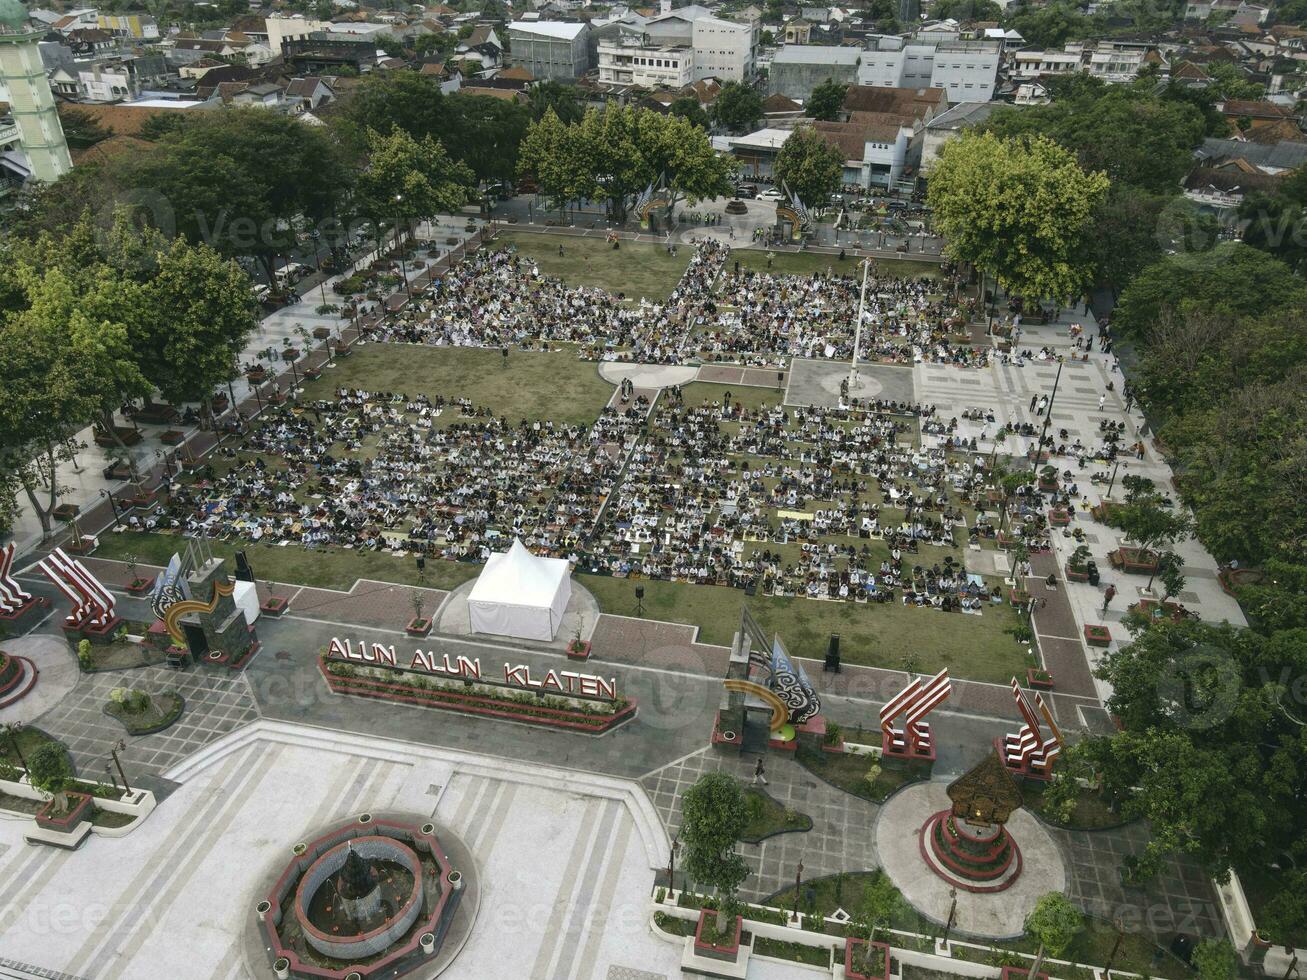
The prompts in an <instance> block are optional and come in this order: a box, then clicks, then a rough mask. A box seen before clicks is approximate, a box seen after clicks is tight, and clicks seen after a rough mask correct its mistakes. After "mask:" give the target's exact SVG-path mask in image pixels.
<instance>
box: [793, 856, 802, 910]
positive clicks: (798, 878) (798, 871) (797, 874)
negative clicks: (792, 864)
mask: <svg viewBox="0 0 1307 980" xmlns="http://www.w3.org/2000/svg"><path fill="white" fill-rule="evenodd" d="M802 888H803V859H802V858H800V859H799V866H798V867H797V868H795V869H794V921H795V922H798V921H799V892H800V890H801V889H802Z"/></svg>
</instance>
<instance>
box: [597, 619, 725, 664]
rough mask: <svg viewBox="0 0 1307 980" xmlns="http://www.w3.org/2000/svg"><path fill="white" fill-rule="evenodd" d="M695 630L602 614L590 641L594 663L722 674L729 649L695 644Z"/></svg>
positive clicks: (650, 620) (676, 624)
mask: <svg viewBox="0 0 1307 980" xmlns="http://www.w3.org/2000/svg"><path fill="white" fill-rule="evenodd" d="M695 632H696V629H695V627H693V626H685V625H682V624H680V623H664V622H662V621H661V620H656V619H637V618H635V617H634V616H610V615H609V614H607V613H604V614H602V615H601V616H600V617H599V619H598V621H597V622H596V623H595V628H594V635H593V636H592V637H591V638H590V642H591V643H592V644H593V646H594V653H593V654H592V659H593V660H594V661H597V662H605V663H614V664H633V665H636V666H641V667H658V668H661V669H663V670H676V671H682V672H685V673H689V674H697V675H700V676H703V677H725V676H726V664H727V663H728V661H729V660H730V657H731V651H730V650H729V649H727V648H726V647H719V646H712V645H710V644H707V643H695V642H694V635H695Z"/></svg>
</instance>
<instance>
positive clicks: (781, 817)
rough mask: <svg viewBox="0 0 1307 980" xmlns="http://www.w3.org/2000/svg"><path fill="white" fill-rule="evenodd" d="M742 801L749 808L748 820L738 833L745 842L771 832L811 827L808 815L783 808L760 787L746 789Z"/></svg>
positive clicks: (769, 834) (766, 835)
mask: <svg viewBox="0 0 1307 980" xmlns="http://www.w3.org/2000/svg"><path fill="white" fill-rule="evenodd" d="M744 801H745V804H746V805H747V807H748V810H749V822H748V823H747V824H746V825H745V827H744V832H743V833H741V834H740V840H742V841H744V842H745V843H746V844H757V843H758V842H759V841H761V840H762V839H763V838H764V837H770V836H772V835H773V834H779V833H788V832H793V831H801V830H811V829H812V818H811V817H810V816H808V815H807V814H806V813H799V812H798V811H797V810H787V809H785V807H783V806H781V804H779V803H778V802H776V801H775V800H774V799H772V798H771V797H770V796H768V795H767V794H766V793H764V792H763V791H762V790H760V789H755V788H753V787H749V788H748V789H746V790H745V791H744Z"/></svg>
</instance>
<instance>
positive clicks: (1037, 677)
mask: <svg viewBox="0 0 1307 980" xmlns="http://www.w3.org/2000/svg"><path fill="white" fill-rule="evenodd" d="M1026 683H1027V684H1028V685H1029V686H1031V687H1033V688H1035V689H1037V690H1040V691H1051V690H1052V689H1053V675H1052V674H1051V673H1050V672H1049V671H1047V670H1045V669H1044V668H1043V667H1027V668H1026Z"/></svg>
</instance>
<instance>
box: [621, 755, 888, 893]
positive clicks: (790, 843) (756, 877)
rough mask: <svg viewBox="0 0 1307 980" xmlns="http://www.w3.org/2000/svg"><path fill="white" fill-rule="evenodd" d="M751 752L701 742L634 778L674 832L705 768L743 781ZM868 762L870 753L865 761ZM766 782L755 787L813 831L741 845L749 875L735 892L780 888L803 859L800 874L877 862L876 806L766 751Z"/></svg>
mask: <svg viewBox="0 0 1307 980" xmlns="http://www.w3.org/2000/svg"><path fill="white" fill-rule="evenodd" d="M756 760H757V756H756V755H736V754H734V753H719V752H717V751H716V750H713V749H703V750H701V751H699V752H696V753H695V754H694V755H692V756H690V757H689V758H686V759H681V760H680V761H678V762H674V763H672V764H671V765H670V766H666V767H665V768H663V769H659V770H656V771H655V772H651V773H649V774H648V775H647V776H645V777H644V778H643V779H641V780H640V783H641V785H643V786H644V788H645V790H647V791H648V793H649V796H650V798H651V799H652V800H653V802H654V806H656V807H657V808H658V815H659V816H660V817H662V819H663V822H664V823H665V824H666V825H667V832H668V833H669V834H670V835H672V836H675V835H676V833H677V832H678V831H679V830H680V826H681V807H680V797H681V794H682V793H684V792H685V790H686V789H688V788H689V787H690V786H692V785H693V784H694V782H695V780H697V779H698V778H699V777H700V776H702V775H703V774H704V773H707V772H728V773H731V774H732V775H734V776H736V777H737V778H738V779H740V780H741V781H742V782H745V783H748V782H751V781H752V779H753V767H754V764H755V762H756ZM867 762H868V765H870V764H871V760H870V759H868V760H867ZM765 765H766V767H767V780H768V785H767V786H766V787H760V788H762V789H765V791H766V792H767V793H768V795H770V796H771V797H772V798H773V799H775V800H777V801H778V802H779V803H780V804H781V805H782V806H785V807H786V808H788V809H792V810H796V811H798V812H799V813H806V814H807V815H808V816H810V817H811V818H812V830H810V831H808V832H806V833H800V832H796V833H788V834H779V835H777V836H776V837H769V838H768V839H767V840H765V841H763V842H762V843H761V844H742V845H740V853H741V854H743V855H744V857H745V860H747V861H748V862H749V868H750V870H751V871H752V874H751V875H750V876H749V878H748V879H747V880H746V881H745V882H744V885H743V887H742V888H741V893H742V894H743V895H744V897H745V898H749V899H752V900H757V899H760V898H763V897H765V896H767V895H770V894H772V893H773V892H776V891H779V890H780V889H782V888H784V887H785V886H786V885H787V884H789V883H790V882H792V881H793V880H794V868H795V866H796V865H797V864H798V863H799V861H800V860H802V861H803V873H804V877H806V878H820V877H822V876H824V875H832V874H835V873H836V872H838V871H870V870H871V869H873V868H875V867H877V866H878V864H879V862H878V860H877V858H876V848H875V844H874V834H873V833H872V828H873V827H874V826H875V823H876V814H877V813H878V812H879V807H877V806H876V805H875V804H874V803H870V802H868V801H866V800H862V799H859V798H858V797H856V796H853V795H852V794H850V793H845V792H843V791H841V790H838V789H835V788H834V787H832V786H830V785H828V784H827V783H824V782H822V781H821V780H820V779H818V778H817V777H816V776H814V775H812V773H810V772H808V771H807V770H806V769H804V768H803V767H802V766H800V765H799V764H798V763H797V762H795V761H794V760H793V759H790V758H787V757H785V756H782V755H778V754H776V753H769V754H768V755H767V757H766V762H765Z"/></svg>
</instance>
